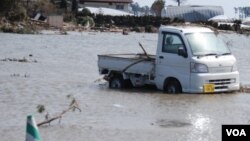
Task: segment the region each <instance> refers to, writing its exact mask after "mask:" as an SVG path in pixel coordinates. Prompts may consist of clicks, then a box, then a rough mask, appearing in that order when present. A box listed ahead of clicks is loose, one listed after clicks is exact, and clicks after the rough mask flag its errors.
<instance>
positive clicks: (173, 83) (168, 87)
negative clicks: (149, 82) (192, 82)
mask: <svg viewBox="0 0 250 141" xmlns="http://www.w3.org/2000/svg"><path fill="white" fill-rule="evenodd" d="M164 90H165V92H167V93H169V94H178V93H181V92H182V90H181V85H180V83H179V82H178V81H177V80H169V81H168V82H167V83H166V84H165V88H164Z"/></svg>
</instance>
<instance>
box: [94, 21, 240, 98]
mask: <svg viewBox="0 0 250 141" xmlns="http://www.w3.org/2000/svg"><path fill="white" fill-rule="evenodd" d="M98 67H99V73H100V74H104V75H105V77H104V78H105V80H107V81H109V87H110V88H125V87H127V86H128V85H132V86H134V87H136V86H143V85H146V84H150V85H155V86H156V87H157V88H158V89H160V90H164V91H166V92H167V93H181V92H186V93H215V92H228V91H229V92H230V91H236V90H239V87H240V86H239V72H238V70H237V66H236V59H235V57H234V56H233V55H232V54H231V51H230V50H229V48H228V47H227V46H226V45H225V43H224V42H223V41H222V40H220V39H219V38H218V37H217V35H216V34H215V33H214V32H213V31H212V30H211V29H209V28H204V27H172V26H161V27H160V29H159V34H158V45H157V51H156V55H148V54H147V53H146V52H145V54H109V55H98Z"/></svg>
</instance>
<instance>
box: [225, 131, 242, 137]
mask: <svg viewBox="0 0 250 141" xmlns="http://www.w3.org/2000/svg"><path fill="white" fill-rule="evenodd" d="M226 132H227V136H231V135H233V136H235V137H237V136H247V135H246V132H245V130H244V129H241V130H239V129H226Z"/></svg>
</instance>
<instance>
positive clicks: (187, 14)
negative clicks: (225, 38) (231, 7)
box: [161, 5, 224, 22]
mask: <svg viewBox="0 0 250 141" xmlns="http://www.w3.org/2000/svg"><path fill="white" fill-rule="evenodd" d="M161 15H162V17H168V18H172V19H173V18H178V19H182V20H185V21H186V22H198V21H208V19H210V18H212V17H215V16H218V15H224V10H223V8H222V7H221V6H201V5H195V6H192V5H191V6H167V7H165V8H163V9H162V14H161Z"/></svg>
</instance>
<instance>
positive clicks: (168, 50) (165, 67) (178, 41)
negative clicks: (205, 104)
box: [156, 32, 190, 91]
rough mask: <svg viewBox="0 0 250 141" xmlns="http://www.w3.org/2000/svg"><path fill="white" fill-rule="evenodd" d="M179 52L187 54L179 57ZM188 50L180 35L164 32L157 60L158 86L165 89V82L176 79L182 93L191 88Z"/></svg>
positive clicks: (160, 39) (160, 40) (160, 37)
mask: <svg viewBox="0 0 250 141" xmlns="http://www.w3.org/2000/svg"><path fill="white" fill-rule="evenodd" d="M178 50H179V51H180V50H182V51H185V52H186V56H185V55H178ZM188 58H189V57H188V54H187V48H186V45H185V43H184V41H183V38H182V36H181V35H180V34H179V33H170V32H162V33H161V35H160V36H159V42H158V49H157V59H156V84H157V83H158V84H157V87H158V88H160V89H164V81H165V80H166V79H167V78H170V77H173V78H176V79H177V80H178V81H179V82H180V84H181V86H182V91H186V89H188V88H189V82H190V81H189V80H190V62H189V59H188Z"/></svg>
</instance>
